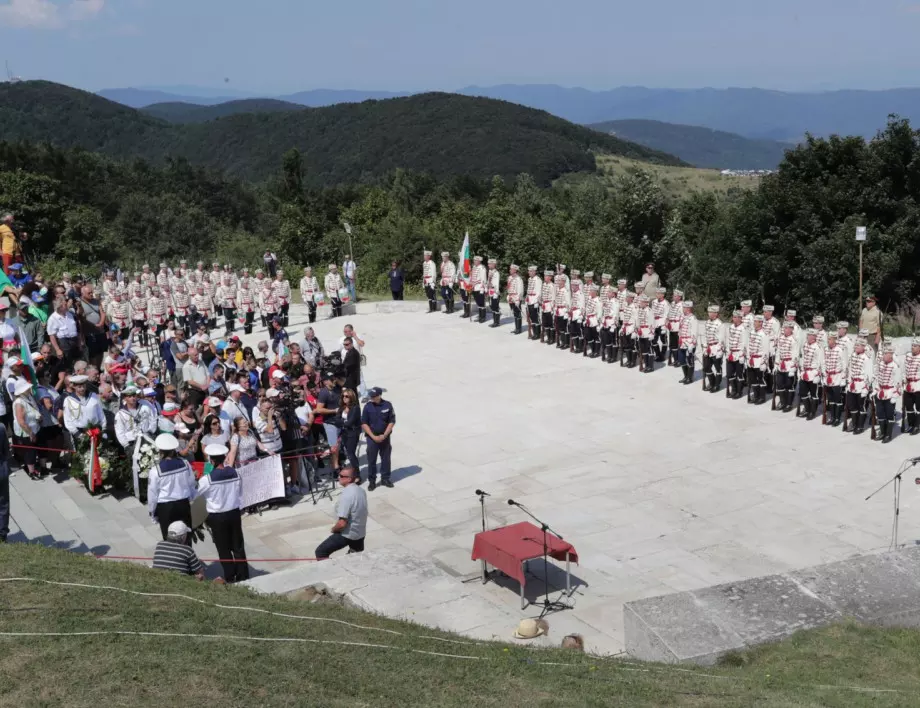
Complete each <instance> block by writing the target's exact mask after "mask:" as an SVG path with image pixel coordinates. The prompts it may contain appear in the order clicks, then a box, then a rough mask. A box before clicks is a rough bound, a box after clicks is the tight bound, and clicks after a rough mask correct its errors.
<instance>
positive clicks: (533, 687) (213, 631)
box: [0, 544, 920, 708]
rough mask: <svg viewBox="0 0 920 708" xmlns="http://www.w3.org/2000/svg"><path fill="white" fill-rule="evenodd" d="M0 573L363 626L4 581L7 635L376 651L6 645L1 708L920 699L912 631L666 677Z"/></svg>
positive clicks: (123, 578) (293, 607) (817, 643)
mask: <svg viewBox="0 0 920 708" xmlns="http://www.w3.org/2000/svg"><path fill="white" fill-rule="evenodd" d="M0 567H2V569H3V570H2V574H0V575H2V577H31V578H39V579H46V580H56V581H67V582H77V583H90V584H96V585H108V586H114V587H120V588H130V589H133V590H136V591H146V592H161V593H181V594H185V595H189V596H192V597H194V598H198V599H201V600H204V601H205V602H208V603H222V604H228V605H234V606H244V607H256V608H260V609H263V610H271V611H276V612H285V613H289V614H296V615H301V616H309V617H311V618H318V619H321V618H325V619H336V620H345V621H347V622H352V623H355V624H359V625H362V626H363V627H364V628H356V627H349V626H346V625H343V624H339V623H332V622H323V621H316V619H313V620H304V619H288V618H282V617H277V616H270V615H267V614H264V613H250V612H241V611H234V610H222V609H218V608H214V607H209V606H208V605H206V604H200V603H197V602H190V601H188V600H182V599H175V598H152V597H139V596H134V595H128V594H123V593H119V592H115V591H111V590H101V591H97V590H88V589H82V588H74V587H66V588H65V587H58V586H50V585H42V584H37V583H25V582H15V583H0V593H2V595H0V597H2V598H3V600H2V601H0V610H2V612H0V617H2V618H3V622H2V626H0V631H2V632H80V631H118V630H131V631H147V632H176V633H188V634H195V633H200V634H210V635H236V636H245V637H274V638H280V637H288V638H299V639H308V640H316V641H317V642H353V643H365V644H375V645H379V646H377V647H367V646H354V645H349V646H341V645H338V644H334V643H326V644H323V643H302V642H271V643H270V642H255V641H249V640H238V639H217V638H211V639H199V638H190V637H172V638H162V637H139V636H95V637H58V638H51V637H47V638H37V637H7V638H4V643H5V645H6V646H5V651H4V660H3V661H2V662H0V696H2V698H0V703H2V705H9V706H17V707H19V706H33V705H67V706H93V707H94V708H96V707H98V706H100V705H106V706H146V705H150V706H162V705H196V704H199V703H205V704H215V703H217V702H219V703H220V704H222V705H231V706H236V705H240V706H263V705H272V706H274V705H316V706H410V705H413V706H414V705H418V706H462V707H463V708H469V706H501V707H502V708H507V707H508V706H544V705H545V706H558V705H572V706H576V705H578V706H582V705H590V706H611V705H624V706H625V705H628V706H664V705H667V706H709V705H716V704H718V705H720V706H752V705H771V706H775V705H781V706H819V705H821V706H841V707H846V708H860V707H861V706H901V705H903V706H907V705H916V704H917V703H916V696H918V695H920V632H916V631H911V630H882V629H870V628H863V627H858V626H855V625H846V626H841V627H834V628H830V629H827V630H824V631H819V632H808V633H802V634H799V635H796V636H795V637H794V638H793V639H791V640H789V641H787V642H785V643H783V644H780V645H775V646H770V647H764V648H761V649H758V650H755V651H752V652H748V653H745V654H742V655H738V656H737V657H735V661H734V664H736V665H734V666H724V667H719V668H713V669H701V668H697V667H691V666H684V667H680V668H675V667H666V666H658V665H652V664H639V663H637V662H631V661H617V660H611V659H597V658H592V657H588V656H583V655H579V654H577V653H573V652H566V651H561V650H554V651H539V650H532V649H529V648H527V647H526V646H525V645H520V644H519V645H515V646H510V647H509V646H504V645H501V644H492V643H480V642H475V643H472V644H469V643H465V644H455V643H448V642H443V641H438V640H437V639H435V637H441V638H453V639H455V640H457V639H459V638H457V637H451V636H450V635H447V634H445V633H443V632H438V631H436V630H431V629H427V628H422V627H418V626H415V625H411V624H408V623H404V622H396V621H392V620H387V619H383V618H379V617H375V616H372V615H367V614H363V613H360V612H357V611H353V610H347V609H344V608H340V607H337V606H326V605H312V604H308V603H305V602H298V601H295V600H290V599H286V598H267V597H257V596H254V595H250V594H249V593H247V592H246V591H245V590H242V589H240V588H227V587H221V586H215V585H211V584H200V583H197V582H195V581H193V580H190V579H187V578H183V577H179V576H175V575H171V574H166V573H161V572H155V571H152V570H148V569H146V568H143V567H139V566H135V565H129V564H119V563H115V562H109V561H98V560H95V559H91V558H85V557H80V556H77V555H74V554H71V553H68V552H64V551H57V550H50V549H45V548H41V547H38V546H26V545H21V544H11V545H8V546H0ZM510 601H511V599H509V602H510ZM380 629H389V630H392V631H395V632H399V633H400V634H398V635H397V634H390V633H385V632H381V631H378V630H380ZM510 629H511V628H509V631H510ZM550 631H551V632H552V619H551V618H550ZM422 635H424V636H422ZM426 637H427V638H426ZM461 641H465V640H461ZM383 645H386V647H390V648H384V647H383ZM412 650H414V651H412ZM419 651H421V652H440V653H444V654H452V655H462V656H465V657H476V658H472V659H471V658H448V657H443V656H432V655H429V654H424V653H418V652H419ZM541 662H551V663H541ZM845 687H859V688H862V689H886V691H885V692H878V691H875V690H869V691H865V690H860V691H854V690H850V689H848V688H845Z"/></svg>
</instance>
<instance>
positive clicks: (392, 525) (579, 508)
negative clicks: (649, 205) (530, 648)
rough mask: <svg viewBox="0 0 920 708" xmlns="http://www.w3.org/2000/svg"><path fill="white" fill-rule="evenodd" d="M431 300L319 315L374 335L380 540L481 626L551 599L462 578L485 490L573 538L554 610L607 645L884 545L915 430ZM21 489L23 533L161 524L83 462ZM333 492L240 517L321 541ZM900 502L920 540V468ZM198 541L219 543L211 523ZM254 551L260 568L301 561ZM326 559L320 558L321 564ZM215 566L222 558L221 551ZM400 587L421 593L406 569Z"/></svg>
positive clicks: (104, 535)
mask: <svg viewBox="0 0 920 708" xmlns="http://www.w3.org/2000/svg"><path fill="white" fill-rule="evenodd" d="M425 307H426V304H425V303H424V302H422V303H413V302H409V301H406V302H405V303H393V304H392V305H391V304H390V303H380V304H377V303H359V304H358V306H357V314H355V315H348V316H346V317H344V318H341V319H337V320H334V319H327V318H324V316H323V314H321V319H320V320H319V321H318V322H316V323H315V324H314V325H313V327H314V329H315V330H316V332H317V335H318V336H319V338H320V340H321V341H322V342H323V343H324V345H325V346H326V349H327V351H328V350H331V349H333V348H335V347H336V346H337V342H338V339H339V338H340V337H341V336H342V326H343V325H344V324H346V323H350V324H353V325H354V327H355V329H356V330H357V332H358V334H359V335H360V336H361V337H362V338H364V339H365V340H366V345H365V354H366V356H367V366H366V367H365V370H364V374H365V380H366V383H367V385H368V386H373V385H380V386H382V387H383V388H384V389H385V390H386V393H385V396H386V398H388V399H389V400H391V401H392V402H393V404H394V407H395V410H396V413H397V421H398V422H397V426H396V431H395V434H394V437H393V466H394V475H393V476H394V480H395V481H396V487H395V488H394V489H385V488H381V489H378V490H377V491H375V492H373V493H372V494H370V519H371V523H370V524H369V528H370V529H371V531H370V532H369V534H368V538H367V542H366V547H367V549H368V551H377V550H380V549H385V550H387V551H388V552H393V553H400V552H401V553H402V554H403V555H405V556H406V557H413V558H419V559H423V560H426V561H428V562H431V563H432V564H433V565H434V566H435V567H437V568H438V569H439V570H441V571H442V572H444V573H445V575H446V576H448V577H449V579H450V580H449V582H452V583H453V584H454V587H455V592H456V595H455V597H461V596H466V597H469V598H475V599H477V600H481V601H482V602H484V603H486V606H487V607H489V608H490V609H489V613H491V612H493V611H497V612H499V613H500V616H501V617H502V618H504V619H503V620H497V619H496V620H494V627H491V628H489V627H485V628H481V631H480V629H478V628H473V629H471V630H470V632H469V634H470V636H480V635H482V634H489V635H490V636H491V635H495V636H501V637H507V636H509V633H510V632H511V631H512V630H513V628H514V626H515V625H516V624H517V622H518V621H519V620H520V619H521V618H523V617H529V616H534V615H535V614H537V613H538V610H536V611H535V610H534V608H532V607H531V608H528V609H526V610H524V611H521V610H520V609H519V598H518V588H517V585H516V583H514V582H504V583H500V584H496V583H492V582H490V583H489V584H487V585H482V584H480V583H479V582H472V583H463V582H462V581H463V579H464V578H465V577H466V575H467V574H468V573H469V572H470V563H469V562H467V561H464V554H468V553H469V550H470V549H471V547H472V541H473V535H474V534H475V533H476V532H477V531H478V530H479V529H480V528H481V521H480V516H479V513H480V512H479V504H478V500H477V498H476V496H475V494H474V490H475V489H477V488H480V489H484V490H486V491H488V492H490V493H491V494H492V495H493V496H492V497H489V498H488V500H487V507H486V511H487V523H488V525H489V527H490V528H492V527H495V526H498V525H503V524H506V523H514V522H517V521H522V520H526V519H527V517H526V516H525V515H524V514H522V513H521V512H520V511H518V510H517V509H515V508H512V507H509V506H507V504H506V503H505V502H506V500H507V499H508V498H513V499H516V500H518V501H521V502H523V503H524V504H527V505H528V506H529V507H530V509H531V511H533V512H534V513H535V514H537V515H538V516H539V517H541V518H545V519H546V521H547V522H548V523H550V524H551V525H553V526H554V527H555V528H557V529H558V531H559V532H560V533H562V534H563V535H564V536H565V537H566V539H567V540H570V541H572V542H573V543H574V545H575V546H576V548H577V549H578V550H579V552H580V555H581V563H582V565H581V566H573V572H574V574H575V575H576V576H577V577H579V578H580V579H581V580H583V581H584V582H585V583H586V585H584V586H582V587H580V588H579V592H578V594H577V595H576V598H574V599H575V600H577V602H576V604H575V607H574V608H573V609H571V610H568V611H566V612H562V613H557V614H556V615H554V616H551V617H550V618H549V620H550V624H551V626H552V625H554V624H556V623H561V622H563V618H564V617H566V616H569V615H570V616H571V617H573V618H574V619H575V620H577V621H578V622H579V623H581V624H582V625H583V626H584V628H585V629H584V631H585V641H586V644H587V646H588V647H589V648H590V649H592V650H593V651H597V652H602V653H613V652H617V651H621V650H622V649H623V648H624V641H623V622H622V621H621V620H617V619H615V618H614V619H610V618H611V617H612V616H615V615H616V608H621V607H622V605H623V603H624V602H628V601H630V600H636V599H640V598H646V597H650V596H654V595H664V594H668V593H673V592H676V591H684V590H694V589H700V588H704V587H707V586H711V585H713V584H717V583H721V582H730V581H735V580H742V579H745V578H750V577H758V576H763V575H765V574H770V573H785V572H788V571H790V570H793V569H796V568H802V567H807V566H811V565H816V564H820V563H827V562H833V561H839V560H843V559H846V558H850V557H851V556H853V555H857V554H866V553H872V552H877V551H880V550H885V549H887V547H888V546H889V543H890V541H889V536H890V530H891V520H892V510H891V506H892V492H891V490H890V488H889V489H888V490H885V492H883V493H882V494H879V495H877V496H876V497H874V498H873V499H871V500H870V501H868V502H866V501H864V498H865V496H866V495H867V494H869V493H870V492H871V491H873V490H874V489H875V488H876V487H878V486H879V485H881V484H882V483H883V482H884V481H886V480H888V479H889V478H890V477H891V476H892V475H894V473H895V472H896V471H897V469H898V466H899V465H900V463H901V461H902V460H904V459H905V458H908V457H912V456H915V455H917V454H920V448H918V439H917V438H910V437H904V436H896V437H895V439H894V440H893V441H892V443H891V444H889V445H882V444H880V443H873V442H872V441H870V440H869V436H868V434H865V435H862V436H859V437H857V436H853V435H844V434H843V433H841V432H840V430H839V428H836V429H835V428H830V427H822V426H821V425H820V421H811V422H806V421H803V420H796V419H795V418H794V417H793V416H792V415H784V414H782V413H777V412H774V411H771V410H770V409H769V405H766V406H751V405H747V404H746V403H745V402H744V401H729V400H727V399H726V398H725V397H724V395H706V394H704V393H702V391H701V389H700V382H699V372H698V373H697V381H696V383H695V385H693V386H681V385H680V384H679V383H678V382H677V380H678V379H679V378H680V372H679V371H678V370H675V369H659V370H657V371H655V372H654V373H652V374H648V375H640V374H638V373H637V372H636V371H634V370H627V369H622V368H620V367H619V366H617V365H607V364H603V363H601V362H600V360H598V359H595V360H591V359H586V358H584V357H581V356H576V355H571V354H569V353H566V352H560V351H558V350H556V349H555V348H553V347H548V346H546V345H541V344H539V343H536V342H531V341H528V340H527V335H526V334H522V335H520V336H511V335H510V328H509V327H508V326H507V325H505V326H503V327H501V328H499V329H497V330H493V329H490V328H488V327H486V326H482V325H479V324H477V323H470V322H469V321H467V320H462V319H460V318H459V314H455V315H453V316H446V315H444V314H431V315H428V314H426V313H425V312H424V310H425ZM378 310H379V312H378ZM384 310H386V311H388V313H387V314H383V311H384ZM506 314H507V313H506ZM503 321H507V317H506V318H505V320H503ZM306 325H307V316H306V309H305V308H304V307H303V306H299V305H295V306H293V307H292V312H291V324H290V326H289V327H288V331H289V332H290V333H291V336H292V338H295V339H299V338H300V336H302V332H303V329H304V327H305V326H306ZM263 339H266V335H265V333H264V332H259V333H256V334H253V335H249V336H244V337H243V340H244V343H245V344H246V345H250V346H255V345H256V344H257V343H258V341H260V340H263ZM12 487H13V504H12V516H13V526H14V527H15V529H16V530H17V531H18V532H21V535H20V536H18V538H26V539H34V540H42V541H43V542H49V543H53V542H58V541H61V542H62V543H67V544H68V545H71V546H73V547H77V548H79V547H80V545H79V544H81V543H83V544H85V546H86V547H88V548H96V547H101V546H103V545H108V546H109V550H108V553H109V554H112V555H144V556H146V555H150V554H151V552H152V550H153V544H154V542H155V540H156V538H157V528H156V527H155V526H153V525H152V524H151V523H150V521H149V520H148V518H147V516H146V511H145V510H144V508H143V507H142V506H141V505H140V504H139V503H138V502H137V501H136V500H134V499H131V498H129V499H115V498H112V497H106V496H104V497H101V498H90V497H89V495H87V494H86V492H85V491H84V490H83V489H81V488H80V486H79V485H78V484H76V483H75V482H72V481H70V480H65V481H59V482H57V481H53V480H44V481H42V482H31V481H29V480H28V479H27V478H26V477H25V475H17V476H16V477H14V478H13V484H12ZM65 500H70V501H72V502H74V504H76V507H77V510H79V512H81V513H82V514H83V515H84V516H85V521H84V520H81V519H79V518H66V517H67V516H69V517H77V510H75V509H74V508H73V507H72V506H71V505H70V504H69V503H68V502H67V501H65ZM333 504H334V502H332V501H330V500H328V499H322V500H320V501H319V503H318V504H317V505H316V506H314V505H313V504H312V503H311V501H310V499H309V498H306V499H301V500H299V501H298V502H297V503H296V504H295V505H294V506H292V507H290V508H280V509H277V510H273V511H269V512H266V513H264V514H263V515H261V516H249V517H246V518H245V520H244V530H245V534H246V538H247V545H248V546H249V547H250V548H251V549H258V550H259V552H260V553H264V554H266V556H265V557H271V558H301V557H309V556H312V555H313V550H314V548H315V546H316V544H317V543H318V542H319V541H321V540H322V539H323V538H325V537H326V536H327V535H328V533H329V527H330V526H331V522H332V516H333ZM901 506H902V509H901V511H902V513H901V517H900V518H901V540H902V542H908V543H910V542H912V541H913V540H915V539H918V538H920V516H918V514H917V513H916V512H917V510H918V509H920V498H918V495H917V493H916V491H915V490H914V489H913V485H905V489H904V492H903V495H902V498H901ZM62 511H63V513H62ZM86 523H91V524H92V525H93V527H94V528H98V529H100V534H98V535H94V534H92V533H90V532H89V531H88V530H87V529H88V527H87V526H86V525H85V524H86ZM52 529H53V530H52ZM84 534H85V538H84ZM100 536H101V538H100ZM147 537H149V538H150V542H149V544H148V545H147V546H142V545H141V543H140V541H141V540H142V539H144V540H145V539H146V538H147ZM196 548H197V550H198V552H199V554H200V555H201V556H202V557H214V555H215V551H214V549H213V544H211V543H210V540H206V542H204V543H203V544H201V545H200V546H196ZM268 554H270V555H268ZM250 555H251V556H253V557H255V555H254V554H253V553H252V552H250ZM467 557H468V556H467ZM253 565H254V569H255V570H256V571H257V572H260V573H267V572H273V573H275V572H278V571H280V570H284V569H286V568H289V567H292V566H291V564H289V563H256V564H253ZM473 566H474V567H475V564H473ZM294 567H299V566H294ZM331 567H332V566H331V565H327V564H323V569H322V570H321V573H327V572H329V571H328V570H326V568H331ZM535 567H536V566H535ZM381 572H382V571H381ZM209 573H211V574H212V575H216V574H217V573H219V569H218V568H216V567H215V566H214V564H211V567H210V568H209ZM445 582H448V581H445ZM531 585H532V586H533V587H534V588H542V583H538V582H537V580H536V579H529V580H528V588H529V589H528V594H531V593H530V587H531ZM554 592H555V595H554V597H558V587H557V588H556V589H555V591H554ZM402 594H403V595H404V596H405V597H406V601H407V602H411V599H412V598H411V595H412V590H411V585H410V586H407V587H406V589H405V591H404V592H403V593H402ZM371 601H372V598H370V597H368V602H371ZM607 601H609V603H610V604H609V606H608V605H607V604H606V602H607ZM602 607H604V608H607V609H604V610H602V609H600V608H602ZM610 608H613V609H612V610H611V609H610ZM483 611H485V610H483ZM488 616H490V617H491V616H492V615H491V614H488ZM490 621H491V620H490ZM556 634H557V633H556V631H555V627H553V631H551V635H553V636H556Z"/></svg>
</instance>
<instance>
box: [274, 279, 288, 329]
mask: <svg viewBox="0 0 920 708" xmlns="http://www.w3.org/2000/svg"><path fill="white" fill-rule="evenodd" d="M272 290H273V291H274V292H275V297H276V298H278V312H279V314H280V316H281V326H282V327H287V326H288V323H289V322H290V318H289V314H288V313H289V312H290V310H291V283H290V281H289V280H288V279H287V278H285V277H284V269H283V268H279V269H278V270H277V271H276V272H275V279H274V281H272Z"/></svg>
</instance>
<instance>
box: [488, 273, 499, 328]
mask: <svg viewBox="0 0 920 708" xmlns="http://www.w3.org/2000/svg"><path fill="white" fill-rule="evenodd" d="M488 278H489V280H488V288H489V309H490V310H491V311H492V324H490V325H489V327H498V326H499V325H500V324H501V318H502V313H501V309H500V307H499V304H498V298H499V297H500V296H501V276H500V275H499V273H498V261H496V260H495V259H494V258H490V259H489V275H488Z"/></svg>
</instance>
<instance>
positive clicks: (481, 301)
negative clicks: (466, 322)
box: [470, 256, 489, 324]
mask: <svg viewBox="0 0 920 708" xmlns="http://www.w3.org/2000/svg"><path fill="white" fill-rule="evenodd" d="M488 287H489V284H488V282H487V278H486V267H485V266H484V265H483V264H482V256H473V267H472V268H471V269H470V289H471V290H472V292H473V300H474V301H475V302H476V310H477V312H476V317H477V318H478V321H479V323H480V324H481V323H483V322H485V321H486V289H487V288H488ZM472 309H473V306H472V305H470V318H471V319H472Z"/></svg>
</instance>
